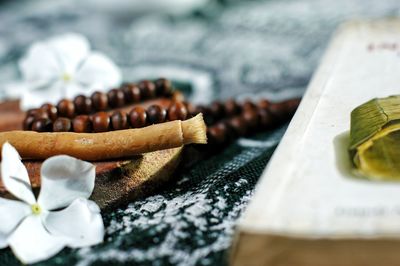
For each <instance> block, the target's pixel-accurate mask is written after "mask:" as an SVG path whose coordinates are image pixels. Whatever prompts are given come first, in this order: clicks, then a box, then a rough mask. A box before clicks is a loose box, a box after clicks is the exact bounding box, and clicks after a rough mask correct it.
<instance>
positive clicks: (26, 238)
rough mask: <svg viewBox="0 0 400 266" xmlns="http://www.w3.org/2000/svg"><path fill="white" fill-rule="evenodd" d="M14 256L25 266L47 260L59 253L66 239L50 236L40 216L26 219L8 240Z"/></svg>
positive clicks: (31, 216)
mask: <svg viewBox="0 0 400 266" xmlns="http://www.w3.org/2000/svg"><path fill="white" fill-rule="evenodd" d="M8 243H9V245H10V247H11V249H12V251H13V252H14V254H15V256H17V258H18V259H20V260H21V261H22V262H23V263H25V264H30V263H35V262H39V261H41V260H45V259H48V258H50V257H52V256H54V255H55V254H57V253H58V252H60V251H61V250H62V249H63V248H64V247H65V245H66V239H65V238H63V237H59V236H53V235H51V234H50V233H49V232H48V231H47V230H46V229H45V228H44V226H43V223H42V220H41V217H40V216H35V215H30V216H28V217H26V218H25V219H24V220H23V221H22V223H21V225H20V226H18V228H17V229H16V230H15V232H14V233H12V234H11V236H10V237H9V239H8Z"/></svg>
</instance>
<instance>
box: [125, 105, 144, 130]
mask: <svg viewBox="0 0 400 266" xmlns="http://www.w3.org/2000/svg"><path fill="white" fill-rule="evenodd" d="M128 116H129V123H130V125H131V126H132V127H133V128H139V127H144V126H145V125H146V121H147V114H146V110H145V109H144V108H143V107H141V106H136V107H134V108H132V110H131V111H130V112H129V115H128Z"/></svg>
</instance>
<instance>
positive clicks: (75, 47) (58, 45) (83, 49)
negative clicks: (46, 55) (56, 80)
mask: <svg viewBox="0 0 400 266" xmlns="http://www.w3.org/2000/svg"><path fill="white" fill-rule="evenodd" d="M47 44H48V46H49V47H51V49H52V50H53V52H54V53H55V54H56V56H57V58H58V60H59V63H60V64H61V67H62V71H63V73H60V74H61V75H63V74H69V75H73V74H74V73H75V72H76V70H77V69H78V67H79V65H80V64H81V63H82V62H83V61H84V59H85V58H86V57H87V56H88V54H89V52H90V44H89V41H88V40H87V39H86V38H85V37H84V36H83V35H80V34H76V33H66V34H62V35H58V36H55V37H53V38H50V39H49V40H48V41H47Z"/></svg>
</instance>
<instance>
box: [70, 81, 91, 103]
mask: <svg viewBox="0 0 400 266" xmlns="http://www.w3.org/2000/svg"><path fill="white" fill-rule="evenodd" d="M87 91H88V89H87V88H86V87H85V86H83V85H82V84H79V83H77V82H70V83H68V84H67V86H66V89H65V94H66V95H65V98H67V99H72V98H74V97H75V96H78V95H80V94H83V95H87V96H88V95H89V94H88V93H87Z"/></svg>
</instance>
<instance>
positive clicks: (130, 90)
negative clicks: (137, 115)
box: [122, 83, 140, 103]
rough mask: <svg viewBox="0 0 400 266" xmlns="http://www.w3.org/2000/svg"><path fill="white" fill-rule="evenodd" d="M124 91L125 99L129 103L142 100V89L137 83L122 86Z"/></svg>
mask: <svg viewBox="0 0 400 266" xmlns="http://www.w3.org/2000/svg"><path fill="white" fill-rule="evenodd" d="M122 91H123V92H124V96H125V101H126V102H127V103H132V102H135V103H136V102H139V101H140V89H139V87H138V86H137V85H136V84H132V83H129V84H125V85H124V86H123V87H122Z"/></svg>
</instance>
